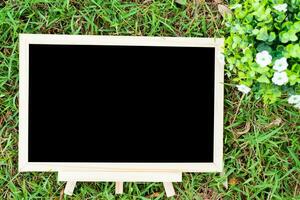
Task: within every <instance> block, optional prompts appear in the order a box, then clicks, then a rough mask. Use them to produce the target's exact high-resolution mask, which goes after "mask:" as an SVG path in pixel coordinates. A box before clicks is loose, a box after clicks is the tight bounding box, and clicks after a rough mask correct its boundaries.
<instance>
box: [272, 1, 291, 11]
mask: <svg viewBox="0 0 300 200" xmlns="http://www.w3.org/2000/svg"><path fill="white" fill-rule="evenodd" d="M287 6H288V5H287V4H286V3H283V4H277V5H275V6H274V9H275V10H277V11H279V12H286V11H287Z"/></svg>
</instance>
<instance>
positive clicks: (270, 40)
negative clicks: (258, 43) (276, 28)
mask: <svg viewBox="0 0 300 200" xmlns="http://www.w3.org/2000/svg"><path fill="white" fill-rule="evenodd" d="M275 39H276V34H275V32H271V33H270V35H269V38H268V42H273V41H274V40H275Z"/></svg>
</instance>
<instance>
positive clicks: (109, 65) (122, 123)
mask: <svg viewBox="0 0 300 200" xmlns="http://www.w3.org/2000/svg"><path fill="white" fill-rule="evenodd" d="M221 43H222V41H221V40H218V39H195V38H146V37H110V36H50V35H22V36H21V38H20V154H19V155H20V170H21V171H48V170H59V169H60V168H61V167H64V166H68V167H74V168H76V167H87V168H88V167H89V166H91V167H92V168H93V167H95V168H101V167H108V168H109V167H111V168H112V169H114V168H116V169H120V168H121V169H125V170H131V169H132V167H131V166H136V165H135V164H138V165H137V166H140V167H139V168H140V170H149V169H154V170H159V169H162V170H175V169H180V170H181V171H220V170H221V168H222V166H221V165H222V164H221V163H222V161H221V158H222V149H220V148H222V116H223V110H222V105H223V104H222V102H223V89H222V74H223V66H222V62H221V61H220V60H218V57H219V54H220V52H221V49H220V45H221ZM221 98H222V99H221Z"/></svg>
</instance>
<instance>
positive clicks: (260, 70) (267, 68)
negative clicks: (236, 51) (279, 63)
mask: <svg viewBox="0 0 300 200" xmlns="http://www.w3.org/2000/svg"><path fill="white" fill-rule="evenodd" d="M254 70H255V71H256V72H258V73H260V74H266V73H267V72H268V71H269V70H270V68H269V67H257V68H255V69H254Z"/></svg>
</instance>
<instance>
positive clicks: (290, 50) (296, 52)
mask: <svg viewBox="0 0 300 200" xmlns="http://www.w3.org/2000/svg"><path fill="white" fill-rule="evenodd" d="M285 56H286V57H288V58H291V57H292V58H299V59H300V45H299V44H289V45H287V46H286V48H285Z"/></svg>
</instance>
